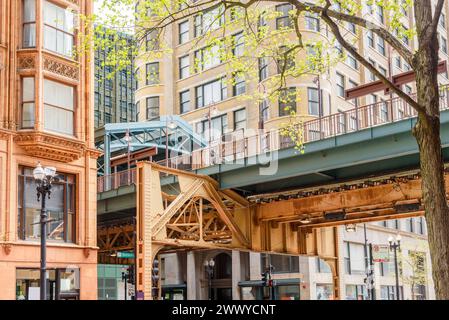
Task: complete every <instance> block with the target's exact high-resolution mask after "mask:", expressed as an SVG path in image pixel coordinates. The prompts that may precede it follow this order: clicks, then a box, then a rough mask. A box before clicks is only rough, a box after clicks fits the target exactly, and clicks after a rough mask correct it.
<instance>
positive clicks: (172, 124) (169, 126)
mask: <svg viewBox="0 0 449 320" xmlns="http://www.w3.org/2000/svg"><path fill="white" fill-rule="evenodd" d="M168 119H169V118H168V116H165V165H166V167H167V168H168V165H169V162H168V136H169V132H168V129H172V130H174V129H176V123H175V122H174V121H173V120H171V118H170V121H168Z"/></svg>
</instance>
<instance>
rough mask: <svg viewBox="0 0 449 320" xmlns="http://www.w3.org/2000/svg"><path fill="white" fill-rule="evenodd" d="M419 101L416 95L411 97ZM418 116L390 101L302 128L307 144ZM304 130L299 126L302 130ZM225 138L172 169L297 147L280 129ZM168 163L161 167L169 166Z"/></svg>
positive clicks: (448, 105) (444, 92) (445, 89)
mask: <svg viewBox="0 0 449 320" xmlns="http://www.w3.org/2000/svg"><path fill="white" fill-rule="evenodd" d="M411 97H412V98H414V99H415V98H416V94H412V95H411ZM440 109H441V110H447V109H449V86H448V85H445V86H442V87H441V88H440ZM416 116H417V112H416V110H415V109H413V108H412V107H411V106H410V105H408V104H407V103H406V102H405V101H404V100H403V99H401V98H399V97H396V98H393V99H390V100H385V101H380V102H377V103H373V104H369V105H365V106H361V107H358V108H354V109H351V110H347V111H344V112H340V113H336V114H331V115H328V116H324V117H321V118H318V119H313V120H310V121H307V122H304V123H303V124H302V130H303V131H302V132H303V135H304V143H308V142H313V141H318V140H322V139H327V138H332V137H336V136H339V135H342V134H346V133H351V132H357V131H360V130H364V129H368V128H373V127H377V126H381V125H384V124H388V123H393V122H397V121H401V120H405V119H410V118H413V117H416ZM300 129H301V128H300V127H299V126H298V130H300ZM237 136H238V137H237V138H236V136H235V135H232V134H227V135H224V136H222V138H221V139H220V142H219V143H212V145H211V146H209V147H206V148H203V149H198V150H194V151H193V152H192V154H191V155H182V156H178V157H173V158H170V159H169V160H168V166H169V167H172V168H178V169H183V170H186V169H200V168H205V167H208V166H212V165H215V164H222V163H226V162H232V161H236V160H239V159H243V158H248V157H252V156H256V155H259V154H262V153H268V152H273V151H277V150H281V149H286V148H291V147H293V146H295V143H294V141H292V140H291V139H290V138H289V137H286V136H283V135H282V134H281V132H280V130H279V129H277V130H272V131H270V132H266V133H257V134H255V135H250V136H246V137H242V134H241V133H239V134H238V135H237ZM166 163H167V161H166V160H163V161H160V162H159V164H161V165H166Z"/></svg>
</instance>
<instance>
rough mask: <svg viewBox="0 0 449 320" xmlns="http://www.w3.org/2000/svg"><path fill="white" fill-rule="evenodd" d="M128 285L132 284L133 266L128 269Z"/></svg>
mask: <svg viewBox="0 0 449 320" xmlns="http://www.w3.org/2000/svg"><path fill="white" fill-rule="evenodd" d="M128 283H131V284H133V283H134V266H129V267H128Z"/></svg>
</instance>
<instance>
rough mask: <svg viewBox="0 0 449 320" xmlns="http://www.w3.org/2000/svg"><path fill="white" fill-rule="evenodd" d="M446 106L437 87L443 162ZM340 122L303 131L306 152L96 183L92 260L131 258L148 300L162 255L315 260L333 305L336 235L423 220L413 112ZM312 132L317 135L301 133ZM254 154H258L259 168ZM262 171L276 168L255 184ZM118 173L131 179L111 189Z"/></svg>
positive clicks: (359, 115) (391, 110)
mask: <svg viewBox="0 0 449 320" xmlns="http://www.w3.org/2000/svg"><path fill="white" fill-rule="evenodd" d="M448 98H449V97H448V88H447V87H444V88H442V90H441V107H442V111H441V139H442V144H443V154H444V158H445V161H446V162H448V161H449V110H448V109H449V108H448V105H449V104H448ZM384 110H387V112H386V113H383V111H384ZM343 116H344V117H345V122H343V121H340V120H341V119H340V118H339V117H342V115H331V116H329V117H324V118H321V119H317V120H313V121H312V122H309V123H305V124H304V128H303V129H304V130H305V132H309V133H308V138H307V139H306V144H305V153H304V154H300V153H298V151H297V150H296V149H295V147H294V145H293V144H292V143H291V142H289V141H285V140H284V139H283V137H282V136H280V135H279V133H276V132H274V133H273V132H271V133H267V134H263V135H261V136H255V137H246V138H244V139H243V140H241V141H231V142H228V141H226V142H223V143H221V144H218V145H214V146H212V145H211V146H207V147H204V148H201V149H198V150H194V151H193V152H192V154H190V155H181V156H180V157H176V158H172V159H170V161H164V164H166V165H167V164H168V166H166V165H165V166H163V165H160V164H156V163H154V162H148V161H142V162H138V163H137V168H135V169H132V170H130V171H126V172H121V173H117V174H115V175H114V174H113V175H110V176H103V177H100V178H99V184H98V188H99V190H98V191H99V193H98V198H97V199H98V214H99V215H98V222H99V230H98V237H99V241H98V243H99V246H100V252H101V253H100V255H102V254H103V255H107V254H108V253H109V252H113V251H114V250H135V251H136V268H137V277H136V278H137V290H138V291H141V292H143V293H144V297H145V298H146V299H152V298H154V295H155V292H156V291H154V290H152V289H153V288H154V286H155V284H154V283H152V277H151V275H152V261H153V260H154V259H157V256H158V254H159V253H160V252H163V251H165V250H173V249H176V248H189V249H192V250H193V249H197V248H198V249H200V248H205V249H217V248H226V249H235V250H242V251H258V252H271V253H281V254H296V255H311V256H320V257H321V258H322V259H324V260H325V261H326V262H327V263H328V264H329V266H330V268H331V270H332V272H333V275H334V290H335V293H334V296H335V297H336V298H339V297H340V293H339V292H338V290H339V286H338V282H339V278H338V274H339V272H338V267H339V260H338V259H339V252H338V247H337V245H336V243H338V241H337V240H338V239H337V232H336V227H337V226H339V225H343V224H349V223H351V224H352V223H364V222H369V221H379V220H386V219H397V218H405V217H411V216H419V215H423V213H424V208H423V206H422V204H421V180H420V174H419V153H418V147H417V144H416V141H415V140H414V137H413V136H412V131H411V129H412V128H413V126H414V124H415V121H416V119H415V114H414V112H413V111H412V110H410V108H407V106H406V105H404V104H403V103H402V102H401V100H398V99H393V100H389V101H386V102H382V104H375V105H369V106H364V107H360V108H358V109H355V110H350V111H347V112H346V113H344V115H343ZM353 119H355V123H353V122H352V121H353ZM342 123H344V126H343V125H341V124H342ZM316 127H320V128H325V129H324V130H323V131H321V132H319V134H318V135H316V134H315V133H316V131H313V130H312V131H313V132H314V135H310V133H311V132H312V131H311V129H312V128H316ZM267 141H270V142H269V143H267ZM229 144H231V145H232V148H230V147H229ZM227 148H230V150H233V151H234V152H229V150H228V149H227ZM254 149H256V151H261V150H263V151H264V154H263V159H261V158H262V154H261V152H254ZM195 159H197V160H198V159H199V161H196V160H195ZM266 159H269V160H270V161H268V162H267V161H266ZM261 160H263V161H261ZM270 167H271V168H275V169H276V170H274V171H273V174H265V173H266V171H264V170H266V169H267V168H270ZM178 168H182V169H187V170H179V169H178ZM446 172H447V174H446V188H449V171H448V170H447V169H446ZM119 174H121V175H131V176H132V178H131V179H118V178H117V175H119ZM108 179H116V180H117V181H123V182H121V183H115V184H113V183H110V182H106V181H107V180H108ZM446 193H447V194H449V189H447V190H446ZM134 217H135V220H133V221H132V222H130V221H131V220H130V219H133V218H134ZM119 221H122V223H119ZM118 226H119V227H118ZM125 233H126V234H127V235H125ZM100 238H101V239H100ZM100 261H101V259H100Z"/></svg>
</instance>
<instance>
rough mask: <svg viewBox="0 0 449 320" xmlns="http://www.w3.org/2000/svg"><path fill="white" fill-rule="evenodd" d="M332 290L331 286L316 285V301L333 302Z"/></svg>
mask: <svg viewBox="0 0 449 320" xmlns="http://www.w3.org/2000/svg"><path fill="white" fill-rule="evenodd" d="M333 297H334V295H333V288H332V285H331V284H317V285H316V299H317V300H333Z"/></svg>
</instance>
